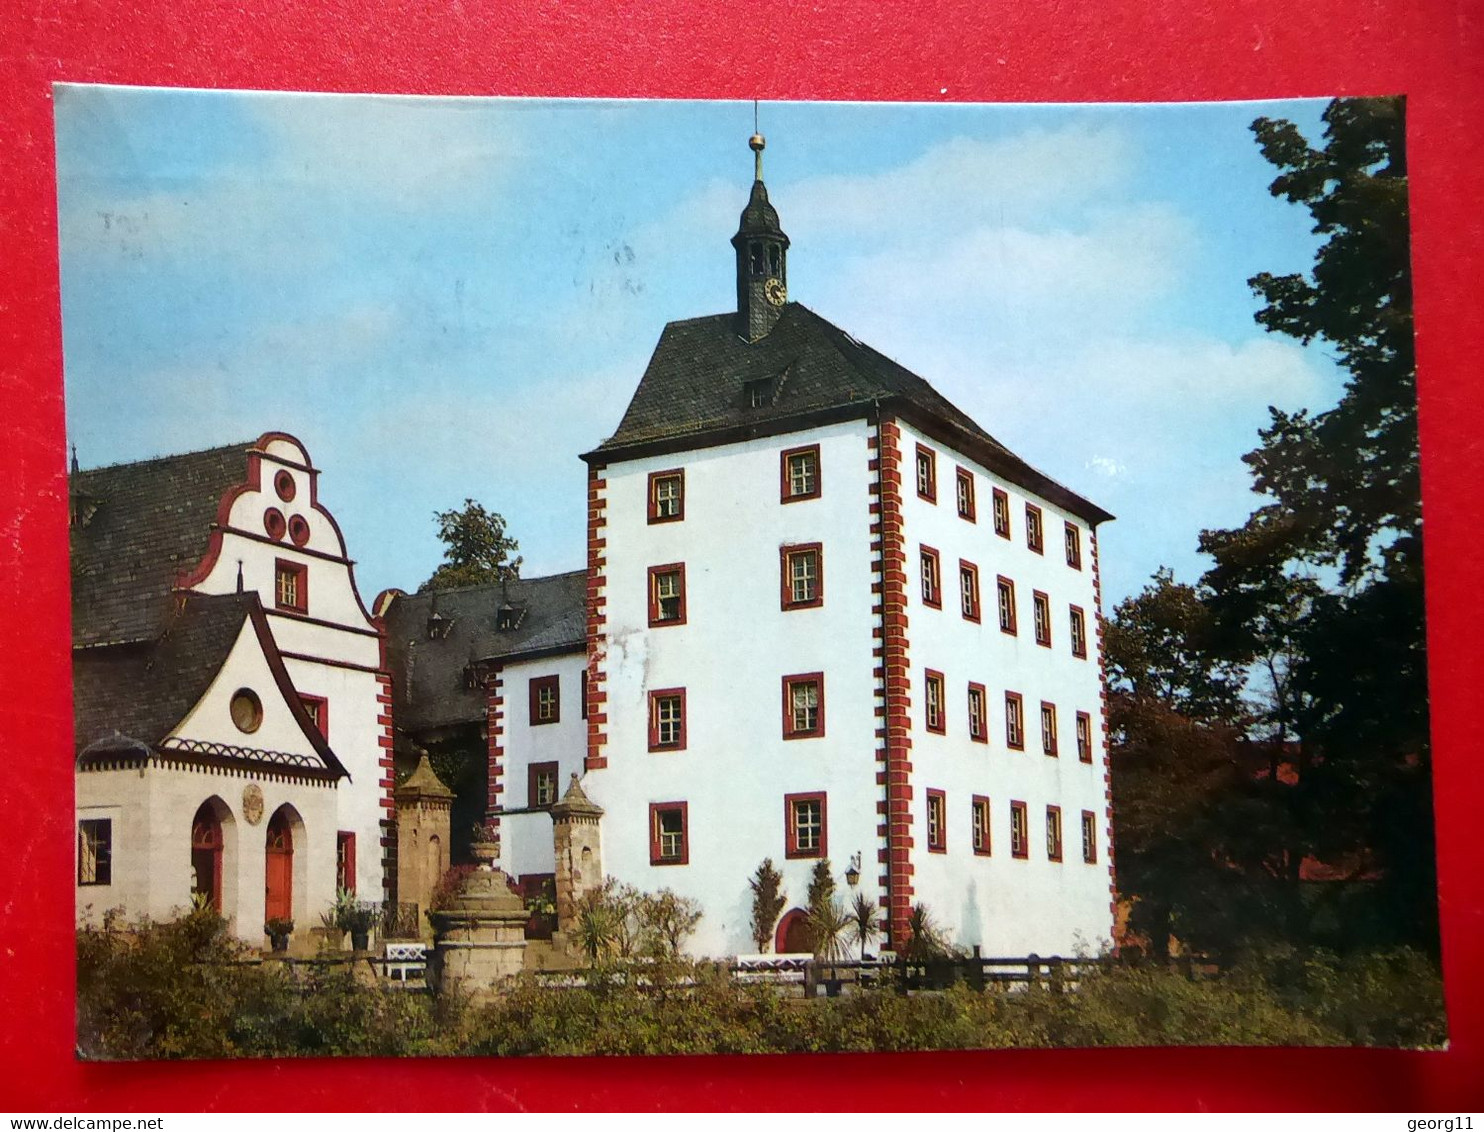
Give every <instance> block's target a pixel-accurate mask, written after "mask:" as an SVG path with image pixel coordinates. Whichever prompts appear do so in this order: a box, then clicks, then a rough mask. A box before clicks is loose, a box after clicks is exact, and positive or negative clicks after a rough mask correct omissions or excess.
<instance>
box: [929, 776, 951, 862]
mask: <svg viewBox="0 0 1484 1132" xmlns="http://www.w3.org/2000/svg"><path fill="white" fill-rule="evenodd" d="M947 815H948V798H947V796H946V795H945V794H944V793H943V791H941V790H929V791H928V792H927V847H928V852H929V853H946V852H948V822H947Z"/></svg>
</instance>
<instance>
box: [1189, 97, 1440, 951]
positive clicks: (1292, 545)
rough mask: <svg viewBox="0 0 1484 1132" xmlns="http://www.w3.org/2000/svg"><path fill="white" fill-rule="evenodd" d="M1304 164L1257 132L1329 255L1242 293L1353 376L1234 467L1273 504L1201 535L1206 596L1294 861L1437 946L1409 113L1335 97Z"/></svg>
mask: <svg viewBox="0 0 1484 1132" xmlns="http://www.w3.org/2000/svg"><path fill="white" fill-rule="evenodd" d="M1324 123H1325V128H1324V140H1323V145H1322V146H1321V147H1315V146H1313V145H1311V144H1310V143H1309V141H1308V140H1307V139H1305V138H1304V136H1303V135H1302V133H1301V132H1300V131H1299V130H1298V128H1297V127H1295V126H1294V125H1293V124H1292V123H1291V122H1286V121H1281V120H1272V119H1266V118H1260V119H1258V120H1257V121H1256V122H1255V123H1254V124H1253V131H1254V133H1255V134H1256V135H1257V138H1258V142H1259V144H1260V145H1261V147H1262V152H1263V155H1264V157H1266V158H1267V160H1268V161H1269V162H1271V163H1272V164H1273V165H1274V166H1276V167H1277V168H1278V170H1279V175H1278V176H1277V177H1276V179H1275V180H1274V181H1273V183H1272V186H1271V191H1272V192H1273V194H1274V195H1275V196H1278V197H1281V198H1283V199H1285V200H1288V201H1289V202H1291V203H1294V204H1298V205H1301V206H1303V207H1304V208H1306V209H1307V210H1308V211H1309V213H1310V215H1311V216H1312V218H1313V220H1314V231H1315V232H1316V233H1317V234H1319V235H1321V236H1322V237H1324V242H1323V243H1322V245H1321V246H1320V248H1319V249H1318V251H1317V253H1316V256H1315V262H1314V267H1313V270H1312V272H1310V273H1309V274H1308V275H1283V276H1275V275H1271V274H1267V273H1264V274H1260V275H1257V276H1254V277H1253V279H1252V280H1251V284H1252V287H1253V290H1254V292H1255V293H1256V294H1257V295H1258V296H1259V297H1260V298H1261V299H1263V300H1264V302H1265V306H1263V308H1262V309H1261V310H1259V311H1258V312H1257V315H1256V318H1257V321H1258V322H1259V323H1261V324H1262V325H1263V326H1265V327H1266V328H1267V329H1268V330H1270V331H1272V332H1274V333H1279V334H1285V335H1288V336H1290V337H1293V338H1296V339H1298V340H1299V341H1301V342H1304V343H1306V344H1307V343H1310V342H1313V341H1322V342H1324V343H1325V344H1326V345H1327V346H1329V347H1330V349H1331V350H1332V351H1333V353H1334V356H1335V358H1336V360H1337V361H1338V363H1339V365H1340V366H1341V368H1342V369H1343V370H1344V371H1345V374H1346V381H1345V386H1344V390H1343V393H1342V395H1341V396H1340V399H1339V401H1338V403H1337V404H1336V405H1335V406H1334V407H1333V408H1331V409H1328V410H1325V411H1322V412H1318V413H1310V412H1308V411H1301V412H1297V413H1285V412H1281V411H1279V410H1277V409H1273V410H1270V412H1271V416H1272V419H1271V422H1270V424H1269V426H1268V427H1267V428H1266V429H1264V430H1262V432H1261V434H1260V439H1261V445H1260V446H1259V447H1258V448H1257V449H1255V450H1254V451H1253V452H1251V453H1249V454H1248V455H1247V456H1246V457H1244V459H1245V461H1246V463H1247V464H1248V466H1249V468H1250V469H1251V472H1252V477H1253V486H1254V488H1255V489H1256V491H1257V492H1258V493H1259V494H1260V495H1262V496H1263V497H1265V501H1264V502H1263V503H1262V504H1261V506H1259V507H1258V508H1257V510H1256V511H1254V512H1253V514H1252V516H1251V517H1250V518H1249V519H1248V521H1247V522H1246V523H1245V524H1243V525H1242V526H1241V527H1239V528H1236V529H1232V530H1214V531H1207V532H1204V533H1203V534H1202V536H1201V543H1200V546H1201V549H1202V550H1203V551H1205V552H1206V553H1208V554H1210V555H1211V556H1212V557H1213V559H1214V565H1213V566H1212V568H1211V570H1210V571H1209V572H1208V573H1207V574H1206V576H1205V578H1204V579H1203V581H1204V585H1205V587H1206V588H1207V589H1209V591H1210V594H1211V597H1210V601H1209V605H1210V608H1211V610H1212V612H1213V615H1214V616H1215V617H1216V619H1217V622H1218V624H1219V626H1220V631H1219V636H1220V638H1221V639H1222V640H1224V641H1225V642H1226V656H1227V658H1228V659H1229V660H1231V661H1233V662H1237V663H1245V664H1249V665H1253V666H1254V679H1255V680H1256V682H1257V686H1258V687H1259V688H1260V689H1261V694H1260V695H1259V696H1258V697H1257V699H1258V701H1259V702H1261V703H1263V704H1264V706H1265V708H1266V711H1265V712H1264V713H1262V719H1263V721H1264V723H1265V726H1266V731H1265V734H1264V736H1263V738H1264V739H1265V740H1266V741H1267V743H1268V744H1269V750H1270V751H1271V752H1272V757H1273V759H1274V760H1275V765H1276V761H1277V760H1280V759H1281V760H1283V761H1286V762H1288V763H1289V764H1290V766H1291V768H1292V773H1291V775H1290V777H1291V778H1292V779H1293V781H1291V782H1290V783H1288V784H1286V786H1285V787H1284V788H1281V789H1280V784H1279V782H1278V776H1276V775H1273V776H1270V784H1271V789H1272V792H1273V793H1274V794H1275V795H1281V797H1282V800H1283V804H1284V806H1285V808H1286V809H1287V810H1288V811H1289V815H1288V818H1289V820H1288V825H1289V826H1290V828H1292V829H1295V830H1301V831H1302V832H1303V836H1302V837H1301V838H1300V839H1299V840H1297V841H1295V842H1293V843H1292V844H1290V845H1289V846H1288V848H1287V851H1286V858H1285V861H1284V867H1285V868H1286V870H1287V872H1288V874H1289V878H1290V879H1291V880H1294V881H1296V880H1297V875H1298V869H1299V865H1300V862H1301V860H1302V858H1303V856H1304V855H1305V854H1313V855H1316V856H1318V857H1320V858H1321V859H1323V860H1326V861H1335V862H1339V861H1344V862H1349V863H1350V864H1351V865H1352V867H1353V869H1354V871H1355V872H1356V873H1357V874H1360V873H1362V871H1363V870H1365V869H1366V868H1367V867H1368V866H1370V865H1372V864H1374V865H1376V866H1379V869H1380V871H1381V879H1380V881H1379V882H1376V883H1374V884H1371V885H1370V887H1369V891H1371V892H1372V893H1373V895H1374V897H1375V899H1374V900H1373V901H1372V905H1373V906H1372V908H1371V909H1370V914H1369V915H1368V916H1367V917H1366V921H1367V922H1366V923H1364V924H1362V923H1360V922H1359V921H1357V920H1355V919H1353V918H1352V919H1350V920H1348V921H1347V922H1345V923H1342V924H1339V925H1337V931H1338V935H1337V938H1336V939H1335V940H1333V941H1332V942H1336V943H1346V942H1354V937H1355V936H1356V935H1357V934H1364V933H1365V932H1366V931H1373V932H1378V933H1380V934H1381V935H1383V936H1389V937H1390V938H1392V939H1395V940H1397V941H1400V942H1415V943H1421V944H1423V945H1426V946H1429V947H1435V946H1436V929H1437V913H1436V896H1435V891H1436V889H1435V880H1434V869H1433V839H1432V812H1431V785H1430V783H1431V775H1430V747H1429V742H1428V717H1427V688H1426V643H1425V638H1424V620H1423V589H1422V518H1421V496H1420V476H1419V468H1418V450H1417V421H1416V374H1415V361H1414V357H1413V344H1412V288H1411V275H1410V263H1409V252H1410V249H1409V240H1408V229H1407V219H1408V205H1407V168H1406V135H1405V120H1404V105H1403V102H1402V100H1401V99H1395V98H1392V99H1339V100H1336V101H1334V102H1332V103H1331V104H1330V105H1329V107H1328V109H1327V110H1326V111H1325V114H1324Z"/></svg>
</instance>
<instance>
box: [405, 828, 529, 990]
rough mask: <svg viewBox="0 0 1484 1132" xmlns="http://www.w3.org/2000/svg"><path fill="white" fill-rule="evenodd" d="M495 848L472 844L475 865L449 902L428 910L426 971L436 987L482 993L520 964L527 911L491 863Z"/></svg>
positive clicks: (512, 973) (521, 966)
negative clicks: (429, 953) (429, 954)
mask: <svg viewBox="0 0 1484 1132" xmlns="http://www.w3.org/2000/svg"><path fill="white" fill-rule="evenodd" d="M497 852H498V849H497V848H496V847H494V846H488V845H476V846H474V853H475V856H476V857H477V858H481V861H480V866H479V868H478V869H476V870H475V871H474V872H473V873H471V874H469V877H468V879H467V880H465V882H464V887H463V889H462V890H461V891H460V892H459V894H458V896H457V897H456V898H455V899H454V900H453V902H452V903H451V904H449V906H448V907H446V908H440V909H438V910H436V911H433V912H430V913H429V914H428V915H429V918H430V919H431V920H432V921H433V954H432V957H431V958H432V964H431V967H432V970H431V972H430V974H431V975H432V977H433V980H434V985H435V986H437V987H438V989H439V990H451V989H453V988H455V987H457V988H460V989H462V990H464V991H466V992H469V993H472V994H473V995H474V996H475V997H476V998H487V997H490V996H491V995H494V994H497V993H499V989H500V985H501V984H502V983H504V982H506V981H508V980H509V979H512V978H514V977H515V976H516V975H519V974H520V973H521V971H522V970H524V969H525V965H526V920H527V919H528V918H529V915H530V914H529V913H528V912H527V911H526V906H525V902H524V901H522V900H521V898H520V897H519V896H517V895H516V894H515V893H513V892H511V891H510V886H509V883H508V880H507V878H506V876H505V873H504V872H503V871H502V870H500V869H497V868H495V867H494V857H495V854H496V853H497Z"/></svg>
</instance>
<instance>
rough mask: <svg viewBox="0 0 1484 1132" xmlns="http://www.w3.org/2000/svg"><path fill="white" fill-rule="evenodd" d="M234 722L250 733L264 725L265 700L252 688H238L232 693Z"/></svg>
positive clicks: (239, 729) (240, 728) (239, 728)
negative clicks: (259, 697)
mask: <svg viewBox="0 0 1484 1132" xmlns="http://www.w3.org/2000/svg"><path fill="white" fill-rule="evenodd" d="M232 723H233V724H234V725H235V726H236V728H237V730H238V731H242V732H245V733H246V734H248V735H251V734H252V733H253V732H254V731H256V730H257V729H258V728H259V727H261V726H263V701H262V700H260V699H258V694H257V693H256V692H254V691H253V690H252V689H251V688H238V689H237V690H236V691H235V692H233V693H232Z"/></svg>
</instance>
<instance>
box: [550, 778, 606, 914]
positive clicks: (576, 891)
mask: <svg viewBox="0 0 1484 1132" xmlns="http://www.w3.org/2000/svg"><path fill="white" fill-rule="evenodd" d="M602 820H603V807H602V806H600V805H598V804H597V803H596V802H594V801H593V800H592V799H590V798H589V797H588V796H587V795H586V794H584V793H583V791H582V785H581V784H580V783H579V782H578V781H577V775H575V774H574V775H573V776H572V782H571V784H570V785H569V786H568V787H567V792H566V793H565V794H563V795H562V800H561V801H560V802H557V803H556V804H555V805H554V806H552V807H551V821H552V839H553V842H554V848H555V850H556V913H557V930H558V931H562V932H571V931H572V930H573V929H574V928H575V927H576V923H577V904H578V902H579V901H580V900H581V899H582V898H583V897H584V896H585V895H586V894H587V893H589V892H592V891H593V890H595V889H598V888H601V887H603V833H602V828H603V827H602Z"/></svg>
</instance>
